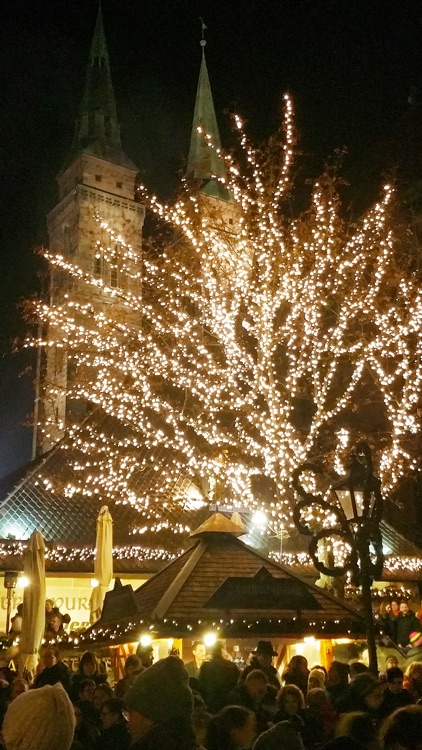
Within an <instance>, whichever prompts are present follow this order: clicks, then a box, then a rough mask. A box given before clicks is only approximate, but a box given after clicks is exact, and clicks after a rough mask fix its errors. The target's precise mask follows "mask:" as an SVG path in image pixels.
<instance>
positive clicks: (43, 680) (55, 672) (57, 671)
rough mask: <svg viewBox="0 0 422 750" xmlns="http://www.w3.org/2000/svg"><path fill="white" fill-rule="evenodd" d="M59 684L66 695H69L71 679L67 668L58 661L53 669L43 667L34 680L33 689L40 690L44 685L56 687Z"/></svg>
mask: <svg viewBox="0 0 422 750" xmlns="http://www.w3.org/2000/svg"><path fill="white" fill-rule="evenodd" d="M58 682H61V683H62V685H63V687H64V689H65V690H66V693H68V694H69V695H70V689H71V688H70V686H71V677H70V672H69V670H68V668H67V667H66V665H65V664H63V662H61V661H59V662H58V664H54V666H53V667H45V669H43V671H42V672H40V673H39V675H37V676H36V678H35V680H34V687H36V688H40V687H44V685H57V683H58Z"/></svg>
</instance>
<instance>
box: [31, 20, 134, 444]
mask: <svg viewBox="0 0 422 750" xmlns="http://www.w3.org/2000/svg"><path fill="white" fill-rule="evenodd" d="M137 171H138V170H137V168H136V166H135V165H134V164H133V163H132V162H131V161H130V159H128V157H127V156H126V155H125V154H124V152H123V149H122V144H121V140H120V127H119V122H118V119H117V111H116V102H115V98H114V92H113V85H112V80H111V74H110V65H109V57H108V51H107V44H106V40H105V35H104V28H103V20H102V14H101V8H99V10H98V16H97V21H96V25H95V31H94V36H93V40H92V44H91V50H90V55H89V61H88V68H87V72H86V84H85V91H84V95H83V98H82V102H81V105H80V110H79V114H78V117H77V119H76V124H75V133H74V138H73V143H72V147H71V151H70V154H69V156H68V158H67V160H66V162H65V164H64V166H63V168H62V169H61V171H60V173H59V175H58V177H57V183H58V189H59V201H58V203H57V205H56V206H55V208H53V210H52V211H51V212H50V213H49V215H48V234H49V249H50V251H51V252H52V253H54V254H57V253H59V254H61V255H63V256H64V257H65V258H66V257H68V258H70V259H71V260H72V262H74V263H75V264H77V265H78V266H79V267H80V268H82V269H83V270H86V271H88V272H91V273H93V274H94V275H95V276H97V277H98V278H99V279H101V280H102V282H103V283H104V284H106V285H107V286H108V287H118V286H119V259H118V257H117V254H118V247H117V245H116V248H115V252H116V257H115V259H114V262H113V263H110V261H109V260H106V259H104V258H103V257H100V254H99V251H98V244H97V243H98V240H99V239H102V240H103V241H107V244H108V245H109V244H110V238H109V237H108V236H107V237H106V238H101V231H104V230H101V228H100V225H99V223H98V221H97V218H96V217H99V218H100V219H101V221H103V222H106V223H107V224H108V225H109V226H110V227H112V228H113V230H114V232H115V233H116V234H121V236H122V237H123V238H124V241H125V242H126V243H128V244H130V245H131V246H132V249H133V250H135V251H138V252H139V254H140V253H141V244H142V225H143V220H144V208H143V206H142V205H140V204H139V203H137V202H136V201H135V177H136V174H137ZM108 249H109V248H108ZM111 250H112V251H113V248H112V249H111ZM122 283H123V281H122ZM64 294H67V295H68V296H72V297H73V298H74V299H75V300H78V301H80V300H81V299H83V298H84V296H85V299H86V296H87V287H86V286H84V285H81V284H78V282H77V281H76V280H75V279H73V278H72V279H71V280H70V279H69V278H68V277H67V278H66V274H63V272H60V271H54V270H53V271H52V273H51V279H50V303H51V304H55V305H56V304H60V300H61V299H62V298H63V295H64ZM89 294H90V295H91V298H94V297H95V304H97V305H98V304H107V305H108V306H109V305H110V301H109V300H108V301H107V302H106V301H105V300H104V301H103V302H102V300H101V289H100V288H99V291H98V292H97V291H95V290H92V291H90V292H89ZM47 336H48V332H47ZM69 378H71V362H69V361H68V357H67V354H66V351H65V350H63V349H59V348H57V347H54V346H52V347H47V356H46V363H45V373H44V384H43V389H42V409H43V412H42V415H41V427H42V434H39V436H38V446H39V448H40V450H41V452H45V451H46V450H48V449H49V448H50V447H51V446H52V445H54V443H55V442H57V440H59V439H60V438H61V437H62V435H63V427H64V424H65V423H66V419H67V418H68V416H69V409H70V408H71V409H72V412H75V410H76V411H77V410H78V408H79V411H80V414H79V418H80V417H81V416H83V413H84V408H85V407H84V405H82V404H79V406H78V405H77V404H75V403H73V404H72V403H71V402H70V401H69V399H68V397H67V390H68V385H69ZM76 416H78V415H77V414H76ZM74 417H75V414H74V413H73V418H74Z"/></svg>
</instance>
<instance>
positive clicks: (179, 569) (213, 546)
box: [82, 522, 364, 642]
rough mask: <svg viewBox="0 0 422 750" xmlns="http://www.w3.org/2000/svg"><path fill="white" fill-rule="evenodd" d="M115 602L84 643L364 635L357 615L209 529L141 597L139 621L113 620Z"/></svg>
mask: <svg viewBox="0 0 422 750" xmlns="http://www.w3.org/2000/svg"><path fill="white" fill-rule="evenodd" d="M230 523H231V522H230ZM194 536H195V535H194ZM113 596H114V592H109V593H108V594H107V596H106V600H105V603H104V608H103V613H102V617H101V619H100V620H99V621H98V622H97V623H96V624H95V625H94V626H92V627H91V628H90V629H89V630H88V631H86V632H85V634H84V635H83V637H82V638H83V640H84V641H90V640H91V641H98V640H111V641H113V640H114V641H116V642H117V641H119V642H121V641H125V640H126V641H129V640H137V639H138V638H137V637H135V636H137V635H139V634H140V632H141V631H142V628H144V629H146V628H149V629H150V631H153V632H156V633H157V634H159V635H161V636H163V637H169V636H174V635H183V634H185V635H192V636H195V635H198V634H199V633H200V632H204V628H206V627H208V628H209V627H212V628H215V629H216V630H218V631H220V632H221V634H222V635H225V636H229V635H236V636H239V637H241V635H242V634H245V635H246V634H249V635H250V634H254V635H258V634H262V635H267V634H272V635H280V636H284V637H298V636H300V637H302V636H303V635H307V634H308V635H316V636H319V637H330V636H334V635H337V636H339V635H343V636H347V635H352V636H362V635H363V634H364V622H363V617H362V615H361V614H360V613H359V612H358V611H356V610H355V609H353V608H352V607H350V606H349V605H347V604H344V603H343V602H341V601H340V600H338V599H336V598H334V597H332V596H330V595H328V594H327V593H325V592H324V591H323V590H322V589H320V588H318V587H317V586H314V585H313V584H311V583H309V582H308V581H306V580H304V579H302V578H300V577H299V576H297V575H296V574H295V573H294V572H293V571H292V570H290V569H288V568H286V567H283V566H281V565H279V564H278V563H276V562H273V561H271V560H269V559H268V558H266V557H264V556H263V555H261V554H260V553H259V552H257V551H256V550H255V549H252V548H251V547H248V546H247V545H246V544H245V543H244V542H242V541H241V540H240V539H238V538H237V536H235V535H234V533H233V530H231V531H223V530H221V531H215V530H212V531H211V530H207V529H206V528H204V526H203V527H202V530H201V531H200V533H199V536H197V537H196V541H195V543H194V544H193V546H192V547H191V548H190V549H189V550H187V551H186V552H184V553H183V554H182V555H180V556H179V557H177V558H176V559H175V560H174V561H172V562H171V563H169V564H168V565H167V566H166V567H165V568H164V569H163V570H161V571H160V572H159V573H157V574H156V575H155V576H154V577H153V578H151V579H149V580H148V581H147V582H146V583H145V584H144V585H143V586H141V587H140V588H139V589H137V591H135V593H134V599H135V602H136V606H137V613H136V615H135V616H133V615H132V616H131V617H125V616H124V615H125V613H124V611H122V612H121V618H120V619H119V620H116V619H113V620H111V618H110V617H109V615H108V612H109V613H113V615H112V616H113V617H114V616H115V608H114V607H113V606H112V602H113Z"/></svg>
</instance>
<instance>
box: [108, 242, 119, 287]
mask: <svg viewBox="0 0 422 750" xmlns="http://www.w3.org/2000/svg"><path fill="white" fill-rule="evenodd" d="M119 277H120V259H119V256H118V249H117V247H115V248H114V254H113V257H112V260H111V263H110V286H112V287H117V286H119Z"/></svg>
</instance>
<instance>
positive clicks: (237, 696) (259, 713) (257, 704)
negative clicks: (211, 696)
mask: <svg viewBox="0 0 422 750" xmlns="http://www.w3.org/2000/svg"><path fill="white" fill-rule="evenodd" d="M227 705H228V706H244V707H245V708H248V709H249V711H252V712H253V713H254V714H255V716H256V728H257V731H258V734H261V732H265V731H266V730H267V729H268V722H269V721H272V720H273V718H272V717H271V715H270V714H268V713H267V712H266V711H265V709H264V708H263V706H262V703H261V701H255V700H254V699H253V698H251V696H250V695H249V693H248V691H247V688H246V685H245V683H244V682H241V683H239V685H236V687H235V688H234V690H232V691H231V692H230V693H229V696H228V699H227Z"/></svg>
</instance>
